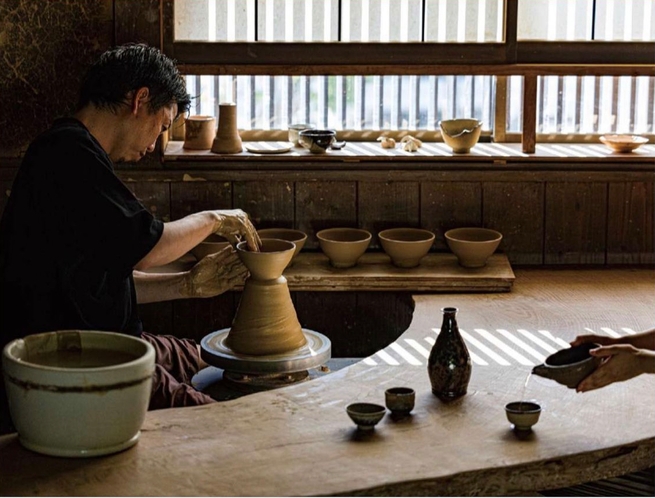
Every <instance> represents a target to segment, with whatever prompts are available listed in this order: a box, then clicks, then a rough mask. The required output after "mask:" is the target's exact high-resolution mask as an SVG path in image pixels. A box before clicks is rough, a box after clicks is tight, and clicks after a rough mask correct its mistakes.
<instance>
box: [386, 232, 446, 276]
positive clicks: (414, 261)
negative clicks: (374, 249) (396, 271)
mask: <svg viewBox="0 0 655 498" xmlns="http://www.w3.org/2000/svg"><path fill="white" fill-rule="evenodd" d="M378 238H379V239H380V244H382V248H383V249H384V252H386V253H387V254H388V255H389V257H390V258H391V262H392V263H393V264H394V265H395V266H398V267H400V268H413V267H415V266H418V265H419V264H420V262H421V258H423V256H425V255H426V254H427V253H428V251H429V250H430V247H432V243H433V242H434V234H433V233H432V232H430V231H429V230H423V229H421V228H390V229H388V230H382V231H381V232H380V233H378Z"/></svg>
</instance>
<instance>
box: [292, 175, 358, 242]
mask: <svg viewBox="0 0 655 498" xmlns="http://www.w3.org/2000/svg"><path fill="white" fill-rule="evenodd" d="M295 209H296V215H295V219H296V227H297V228H298V230H302V231H303V232H305V233H306V234H307V242H306V243H305V248H307V249H316V248H318V247H319V245H318V240H317V239H316V232H318V231H319V230H323V229H324V228H336V227H356V226H357V185H356V183H355V182H296V206H295Z"/></svg>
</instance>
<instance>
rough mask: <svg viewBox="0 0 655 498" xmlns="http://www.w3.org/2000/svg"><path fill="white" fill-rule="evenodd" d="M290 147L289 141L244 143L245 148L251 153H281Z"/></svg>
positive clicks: (291, 145) (287, 150) (291, 146)
mask: <svg viewBox="0 0 655 498" xmlns="http://www.w3.org/2000/svg"><path fill="white" fill-rule="evenodd" d="M292 148H293V144H292V143H291V142H269V143H266V142H259V143H254V144H247V145H246V150H247V151H248V152H252V153H253V154H283V153H285V152H289V151H290V150H291V149H292Z"/></svg>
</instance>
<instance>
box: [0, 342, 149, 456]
mask: <svg viewBox="0 0 655 498" xmlns="http://www.w3.org/2000/svg"><path fill="white" fill-rule="evenodd" d="M2 368H3V373H4V377H5V385H6V389H7V398H8V401H9V410H10V412H11V417H12V420H13V423H14V426H15V427H16V430H17V431H18V437H19V441H20V442H21V444H22V445H23V446H25V447H26V448H28V449H30V450H33V451H36V452H39V453H44V454H46V455H55V456H65V457H90V456H97V455H106V454H109V453H115V452H117V451H121V450H124V449H126V448H129V447H130V446H132V445H134V444H135V443H136V442H137V441H138V439H139V435H140V430H141V425H142V424H143V420H144V418H145V415H146V412H147V410H148V404H149V402H150V392H151V385H152V374H153V371H154V368H155V350H154V348H153V347H152V346H151V345H150V344H148V343H147V342H146V341H144V340H143V339H140V338H137V337H132V336H129V335H126V334H118V333H114V332H97V331H82V330H65V331H57V332H46V333H43V334H34V335H29V336H27V337H24V338H22V339H16V340H14V341H12V342H10V343H9V344H7V345H6V346H5V348H4V349H3V352H2Z"/></svg>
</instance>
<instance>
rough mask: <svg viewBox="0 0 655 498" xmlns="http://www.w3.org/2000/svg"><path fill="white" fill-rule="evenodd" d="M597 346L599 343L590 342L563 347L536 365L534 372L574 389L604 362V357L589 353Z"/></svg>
mask: <svg viewBox="0 0 655 498" xmlns="http://www.w3.org/2000/svg"><path fill="white" fill-rule="evenodd" d="M597 347H599V345H598V344H596V343H592V342H588V343H585V344H580V345H579V346H574V347H572V348H567V349H562V350H561V351H557V352H556V353H553V354H551V355H550V356H549V357H548V358H546V360H545V361H544V363H543V365H537V366H536V367H534V368H533V370H532V373H534V374H535V375H539V376H540V377H545V378H548V379H552V380H554V381H555V382H557V383H559V384H563V385H565V386H566V387H570V388H572V389H573V388H575V387H576V386H577V385H578V384H579V383H580V382H581V381H582V380H583V379H584V378H585V377H587V376H588V375H589V374H590V373H591V372H593V371H594V370H596V369H597V368H598V366H599V365H600V363H601V362H602V358H599V357H598V356H591V355H590V354H589V351H590V350H591V349H595V348H597Z"/></svg>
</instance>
